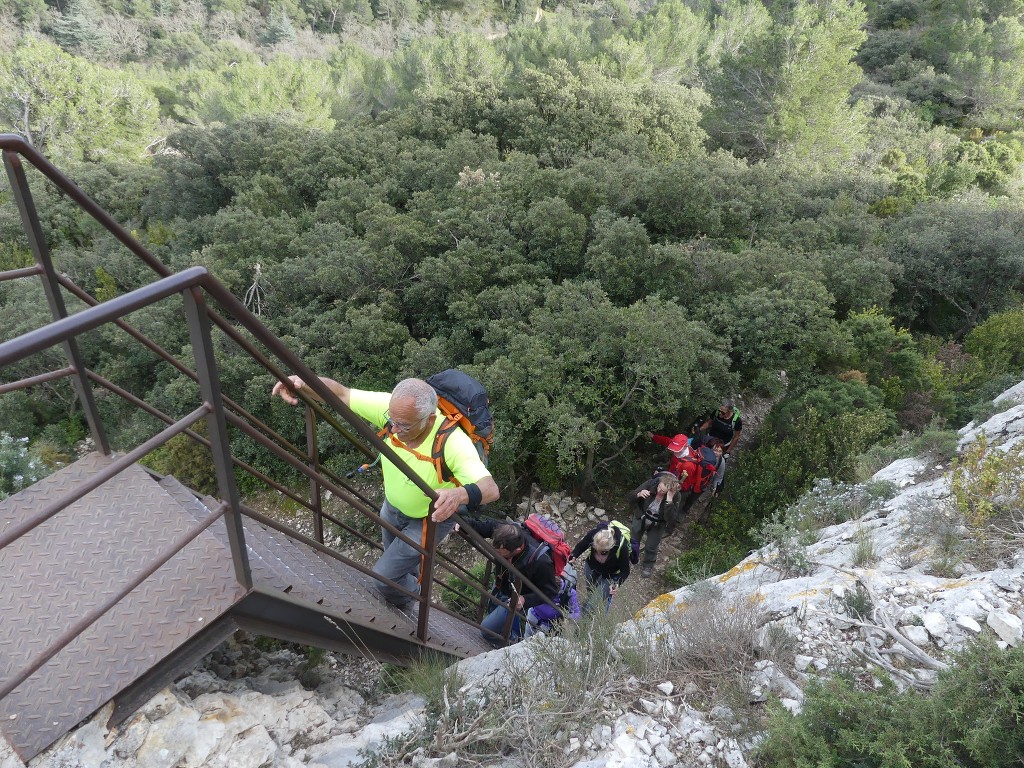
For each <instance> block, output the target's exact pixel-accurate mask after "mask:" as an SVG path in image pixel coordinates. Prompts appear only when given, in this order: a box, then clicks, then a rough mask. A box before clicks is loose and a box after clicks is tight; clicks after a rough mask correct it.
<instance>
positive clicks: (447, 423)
mask: <svg viewBox="0 0 1024 768" xmlns="http://www.w3.org/2000/svg"><path fill="white" fill-rule="evenodd" d="M426 382H427V384H429V385H430V386H431V388H433V390H434V391H435V392H437V407H438V410H440V411H441V413H442V414H443V415H444V421H443V422H442V423H441V426H440V427H439V428H438V430H437V434H436V435H435V436H434V443H433V445H431V447H430V456H429V457H427V456H424V455H423V454H421V453H418V452H416V451H412V450H410V452H411V453H412V454H413V455H414V456H416V457H417V458H419V459H422V460H424V461H429V462H431V463H432V464H433V465H434V468H435V469H436V470H437V479H438V481H439V482H441V483H455V485H461V483H460V482H459V481H458V479H457V478H456V477H455V475H454V474H452V471H451V469H449V467H448V464H447V463H446V462H445V460H444V446H445V444H446V443H447V442H448V437H449V436H450V435H451V433H452V432H453V431H454V430H456V429H461V430H462V431H463V432H465V433H466V434H467V435H469V439H470V440H472V441H473V445H474V446H476V451H477V453H479V454H480V460H481V461H483V463H484V465H485V466H486V465H487V458H488V456H489V455H490V452H491V445H492V444H493V443H494V419H493V417H492V416H491V409H490V407H489V402H490V401H489V400H488V398H487V390H486V389H484V385H483V384H481V383H480V382H479V381H477V380H476V379H474V378H473V377H472V376H470V375H469V374H468V373H464V372H463V371H460V370H458V369H456V368H449V369H448V370H446V371H441V372H440V373H435V374H434V375H433V376H429V377H427V379H426ZM390 435H391V427H390V425H385V427H384V429H383V430H382V431H381V436H390Z"/></svg>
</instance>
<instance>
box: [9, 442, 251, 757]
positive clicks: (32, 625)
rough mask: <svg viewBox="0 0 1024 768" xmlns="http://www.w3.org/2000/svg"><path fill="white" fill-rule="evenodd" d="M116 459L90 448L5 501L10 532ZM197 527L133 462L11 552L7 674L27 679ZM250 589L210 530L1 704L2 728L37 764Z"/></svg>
mask: <svg viewBox="0 0 1024 768" xmlns="http://www.w3.org/2000/svg"><path fill="white" fill-rule="evenodd" d="M110 461H111V459H110V458H108V457H104V456H102V455H99V454H90V455H89V456H86V457H85V458H83V459H81V460H79V461H78V462H76V463H75V464H72V465H71V466H69V467H66V468H65V469H62V470H61V471H60V472H57V473H55V474H54V475H51V476H50V477H47V478H45V479H43V480H42V481H40V482H38V483H36V484H35V485H33V486H31V487H30V488H27V489H25V490H24V491H21V492H20V493H18V494H16V495H15V496H12V497H10V498H8V499H6V500H4V501H2V502H0V530H2V529H3V528H6V527H7V526H8V525H11V524H13V523H16V522H19V521H21V520H23V519H26V518H28V517H31V516H32V515H33V514H35V513H36V512H37V511H38V510H40V509H42V508H43V507H44V506H45V505H47V504H50V503H52V502H53V501H55V500H57V499H59V498H60V497H61V496H63V495H65V494H66V493H68V492H69V491H70V490H71V489H72V488H74V487H75V485H76V484H78V483H80V482H81V481H82V480H83V479H85V478H87V477H89V476H91V475H92V474H94V473H95V472H96V471H98V470H100V469H102V468H103V467H105V466H107V465H108V464H109V463H110ZM194 523H195V519H194V518H193V516H192V515H191V514H189V513H187V512H186V511H185V510H184V509H183V508H182V507H181V506H180V505H179V504H178V503H177V502H176V501H175V500H174V499H173V498H171V496H170V495H169V494H167V493H166V492H165V491H163V490H162V489H161V488H160V487H159V486H158V485H157V484H156V483H155V482H154V481H153V479H152V478H151V477H150V476H149V475H148V474H146V472H145V471H144V470H143V469H142V468H140V467H138V466H132V467H129V468H128V469H126V470H125V471H124V472H122V473H120V474H119V475H117V476H116V477H115V478H113V479H112V480H111V481H110V482H108V483H106V484H105V485H103V486H101V487H100V488H98V489H96V490H95V491H93V492H92V493H90V494H88V495H87V496H85V497H84V498H82V499H81V500H79V501H77V502H75V503H74V504H72V505H71V506H69V507H67V508H66V509H64V510H63V511H61V512H60V513H58V514H57V515H56V516H54V517H53V518H51V519H50V520H48V521H46V522H45V523H43V524H42V525H40V526H39V527H37V528H36V529H34V530H32V531H30V532H29V533H27V534H26V535H24V536H23V537H21V538H20V539H18V540H16V541H15V542H13V543H12V544H11V545H10V546H8V547H6V548H5V549H3V550H0V572H2V573H3V574H4V589H3V590H0V616H3V617H4V618H3V621H2V622H0V679H3V680H8V679H10V678H11V677H13V676H14V675H16V674H18V673H19V672H20V670H22V669H24V668H25V667H26V666H27V665H28V664H29V663H31V661H32V659H33V658H35V657H36V656H37V655H38V654H39V653H41V652H42V651H43V650H45V648H46V647H47V646H48V645H49V644H50V643H52V642H54V640H56V639H57V638H59V637H60V636H61V635H63V634H64V633H65V632H67V631H68V629H69V628H70V627H71V626H72V625H73V624H74V623H75V622H76V621H77V620H79V619H80V618H82V617H83V616H84V615H85V614H87V613H88V612H89V611H90V610H92V609H93V608H95V607H96V606H98V605H100V604H101V603H102V602H104V601H105V600H107V599H109V598H110V597H112V596H113V595H115V594H116V592H117V591H118V590H119V589H121V588H122V585H124V584H126V583H127V582H129V581H130V580H131V579H132V578H133V577H134V576H136V575H137V574H139V573H141V572H142V571H144V570H145V569H146V568H147V567H148V566H149V565H150V564H151V563H152V561H153V559H154V558H155V557H156V555H157V554H158V553H159V551H160V550H161V549H162V545H164V546H166V544H168V543H169V542H170V541H171V540H173V539H174V538H175V537H176V536H179V535H181V534H182V533H184V532H185V531H186V530H188V529H189V528H191V527H192V526H193V525H194ZM222 525H223V524H221V523H220V522H219V521H218V522H216V523H214V528H217V527H221V526H222ZM245 593H246V591H245V589H244V588H242V587H241V585H239V584H238V582H237V580H236V578H235V575H234V572H233V569H232V564H231V559H230V558H229V557H225V556H224V550H223V547H222V546H221V544H220V543H219V542H218V541H217V538H216V536H215V535H214V534H213V533H212V532H211V531H209V530H208V531H206V532H204V533H203V534H201V535H200V536H199V537H198V538H197V539H196V540H195V541H193V542H192V543H191V544H189V545H188V546H187V547H186V548H185V549H184V550H183V551H182V552H180V553H178V554H177V555H175V556H174V557H173V558H172V559H171V560H170V561H168V562H167V563H166V564H165V565H164V566H163V567H162V568H160V569H159V570H158V571H157V572H156V573H154V574H153V575H152V576H151V577H149V578H148V579H146V580H145V581H144V582H143V583H142V584H140V585H139V586H138V587H137V588H136V589H135V590H134V591H132V592H131V593H129V594H128V596H127V597H125V598H124V599H123V600H121V601H120V602H119V603H117V604H116V605H115V606H114V607H113V608H112V609H111V610H110V611H108V612H107V613H106V614H104V615H103V616H102V617H101V618H100V619H99V620H98V621H97V622H96V623H94V624H93V625H92V626H91V627H89V628H88V629H86V630H85V631H84V632H83V633H82V634H80V635H79V636H78V637H76V638H75V639H74V640H72V642H71V643H70V644H69V645H68V646H66V647H65V648H64V649H63V650H61V651H60V652H59V653H58V654H57V655H56V656H54V657H53V658H52V659H50V660H49V661H48V662H47V663H46V664H44V665H43V666H42V667H41V668H40V669H39V670H37V671H36V672H35V673H34V674H33V675H32V676H31V677H29V678H28V679H27V680H26V681H24V682H23V683H22V684H21V685H19V686H18V687H17V688H15V689H14V691H12V692H11V693H10V694H9V695H8V696H6V697H5V698H4V699H3V700H0V730H2V732H3V734H4V736H5V737H6V738H7V740H8V742H10V743H11V745H12V746H13V747H14V748H15V750H16V751H17V752H18V754H19V755H20V756H21V757H22V758H23V759H24V760H28V759H30V758H31V757H33V756H34V755H36V754H38V752H40V751H41V750H43V749H45V748H46V747H47V746H49V745H50V744H51V743H52V742H53V741H55V740H56V739H57V738H59V737H60V736H62V735H63V734H64V733H66V732H67V731H68V730H70V729H71V728H73V727H74V726H75V725H76V724H77V723H78V722H79V721H81V720H82V719H83V718H85V717H87V716H88V715H90V714H91V713H92V712H94V711H96V710H97V709H99V707H101V706H102V705H103V704H104V703H106V702H107V701H109V700H110V699H112V698H113V697H114V696H116V695H117V694H118V693H119V692H120V691H122V690H124V689H125V688H126V687H128V686H129V685H131V684H132V682H133V681H135V680H136V679H138V678H139V677H140V676H141V675H143V674H144V673H145V672H146V671H147V670H148V669H150V667H152V666H153V665H154V664H155V663H157V662H158V661H159V660H161V659H162V658H164V657H165V656H167V655H168V654H170V653H171V652H172V651H174V650H175V649H177V648H179V647H181V646H182V645H183V644H185V643H187V642H188V641H189V639H190V638H192V637H193V636H195V635H196V634H197V633H198V632H200V631H201V630H202V629H203V628H204V627H206V626H207V625H208V624H209V622H211V621H213V620H214V619H216V618H217V617H218V616H220V615H221V614H223V613H224V612H226V611H227V610H229V609H230V608H231V606H232V605H234V604H235V603H237V602H238V601H239V600H240V599H241V598H242V597H244V595H245Z"/></svg>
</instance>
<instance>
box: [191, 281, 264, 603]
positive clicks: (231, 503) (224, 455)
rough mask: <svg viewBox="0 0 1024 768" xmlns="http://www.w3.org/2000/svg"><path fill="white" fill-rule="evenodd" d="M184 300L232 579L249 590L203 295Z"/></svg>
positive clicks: (196, 293)
mask: <svg viewBox="0 0 1024 768" xmlns="http://www.w3.org/2000/svg"><path fill="white" fill-rule="evenodd" d="M182 297H183V298H184V300H185V318H186V320H188V332H189V337H190V338H191V339H192V354H193V355H195V360H196V374H197V375H198V377H199V391H200V396H201V397H202V398H203V400H204V401H205V402H206V403H207V404H208V405H209V406H210V409H211V410H210V415H209V416H207V418H206V426H207V432H209V439H210V450H211V452H212V454H213V465H214V467H215V468H216V470H217V488H218V492H219V494H220V498H221V501H224V502H226V503H227V505H228V509H227V511H226V512H225V513H224V520H225V522H226V523H227V530H228V542H229V544H230V545H231V557H232V560H233V561H234V566H235V576H236V577H237V578H238V581H239V583H240V584H241V585H242V586H244V587H245V588H246V589H252V573H251V572H250V570H249V557H248V555H247V554H246V551H245V532H244V530H243V528H242V505H241V500H240V498H239V495H238V485H237V484H236V483H235V475H234V471H233V468H232V465H231V443H230V442H229V441H228V425H227V419H225V418H224V400H223V398H222V397H221V392H220V380H219V379H218V377H217V360H216V357H215V356H214V353H213V339H212V337H211V335H210V317H209V315H208V314H207V309H206V302H205V301H204V296H203V292H202V290H201V289H199V288H195V287H194V288H190V289H188V290H185V291H182Z"/></svg>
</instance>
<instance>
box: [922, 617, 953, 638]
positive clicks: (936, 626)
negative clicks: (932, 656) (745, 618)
mask: <svg viewBox="0 0 1024 768" xmlns="http://www.w3.org/2000/svg"><path fill="white" fill-rule="evenodd" d="M923 621H924V628H925V629H926V630H928V634H929V635H931V636H932V637H933V638H935V639H936V640H942V639H943V638H944V637H945V636H946V634H947V633H948V632H949V622H947V621H946V617H945V616H943V615H942V614H941V613H938V612H936V611H929V612H928V613H926V614H925V615H924V619H923Z"/></svg>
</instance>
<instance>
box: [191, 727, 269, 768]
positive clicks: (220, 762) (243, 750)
mask: <svg viewBox="0 0 1024 768" xmlns="http://www.w3.org/2000/svg"><path fill="white" fill-rule="evenodd" d="M277 753H278V746H277V744H276V743H275V742H274V740H273V739H272V738H271V736H270V734H269V733H268V732H267V729H266V728H264V727H263V726H262V725H257V726H255V727H253V728H252V729H250V730H249V731H246V732H244V733H242V734H239V736H238V738H237V739H235V740H232V741H231V742H230V743H229V744H228V745H227V747H226V749H224V750H223V751H222V752H221V753H219V754H217V755H215V756H214V757H213V758H212V759H210V760H209V762H208V763H206V765H209V766H210V768H261V766H264V765H267V764H268V763H270V762H271V761H272V760H273V758H274V757H275V755H277Z"/></svg>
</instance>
